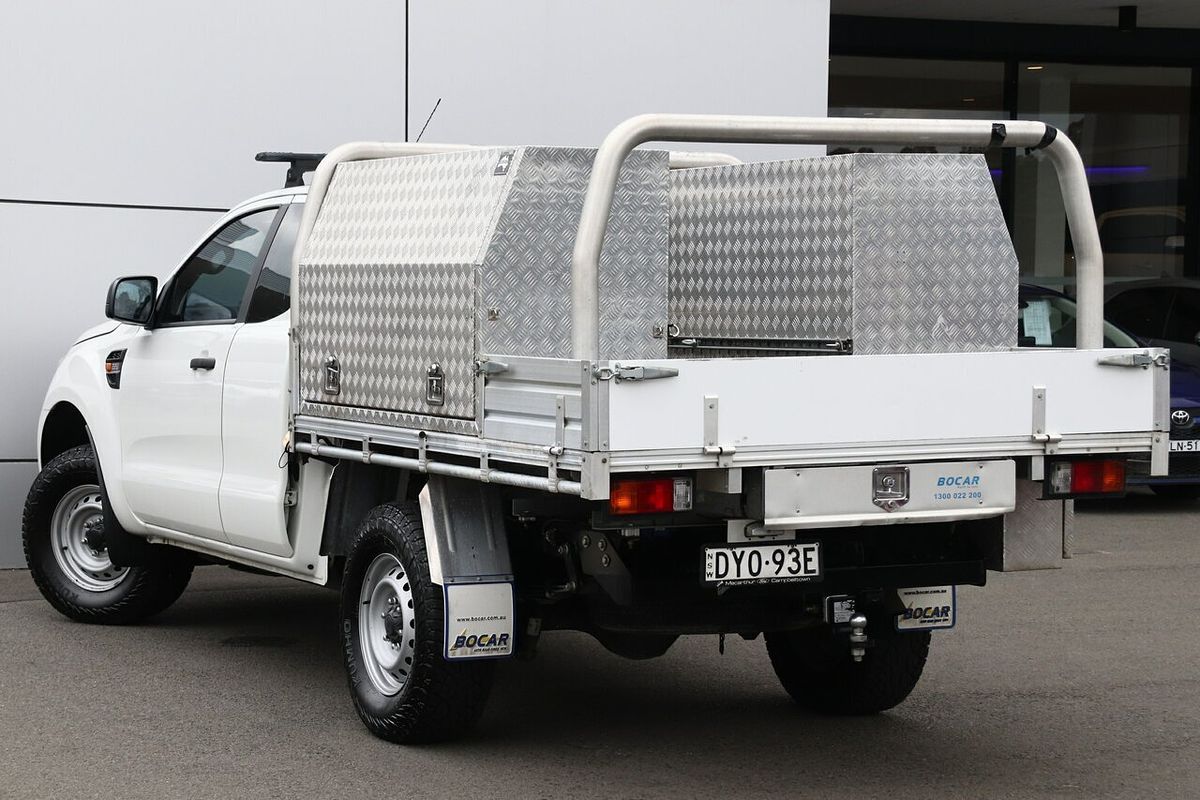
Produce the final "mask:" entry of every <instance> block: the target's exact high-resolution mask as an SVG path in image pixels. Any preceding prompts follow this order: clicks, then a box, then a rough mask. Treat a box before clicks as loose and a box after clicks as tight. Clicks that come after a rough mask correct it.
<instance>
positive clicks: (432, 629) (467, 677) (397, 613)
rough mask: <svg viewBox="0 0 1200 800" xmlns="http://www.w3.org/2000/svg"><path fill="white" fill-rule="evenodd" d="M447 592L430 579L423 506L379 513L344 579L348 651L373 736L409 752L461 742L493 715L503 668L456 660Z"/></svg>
mask: <svg viewBox="0 0 1200 800" xmlns="http://www.w3.org/2000/svg"><path fill="white" fill-rule="evenodd" d="M444 614H445V612H444V608H443V599H442V589H441V587H440V586H438V585H437V584H435V583H433V582H432V581H431V580H430V578H429V561H428V557H427V555H426V553H425V536H424V532H423V529H422V527H421V513H420V510H419V508H418V507H417V504H416V503H388V504H385V505H381V506H378V507H377V508H375V509H374V510H373V511H371V513H370V514H368V515H367V518H366V519H365V520H363V523H362V525H361V526H359V529H358V533H357V534H356V535H355V539H354V543H353V544H352V545H351V547H350V554H349V556H348V557H347V559H346V571H345V574H344V576H343V578H342V640H343V641H342V652H343V654H344V658H345V662H346V675H347V677H348V679H349V682H350V695H351V697H352V698H353V700H354V708H355V710H356V711H358V716H359V718H360V719H361V720H362V721H363V724H364V725H366V726H367V729H368V730H370V731H371V733H373V734H375V735H376V736H378V737H380V738H382V739H387V740H388V741H392V742H397V743H400V744H413V743H417V742H431V741H440V740H445V739H452V738H455V737H457V736H460V735H462V734H463V733H465V732H466V731H468V730H469V729H470V728H471V726H473V725H474V724H475V722H476V720H477V719H478V718H479V716H480V714H482V713H483V707H484V704H485V703H486V702H487V697H488V694H489V692H490V690H491V685H492V675H493V672H494V670H495V663H494V662H491V661H479V662H451V661H447V660H445V659H444V658H443V657H442V653H443V652H444V650H445V642H446V630H445V623H444Z"/></svg>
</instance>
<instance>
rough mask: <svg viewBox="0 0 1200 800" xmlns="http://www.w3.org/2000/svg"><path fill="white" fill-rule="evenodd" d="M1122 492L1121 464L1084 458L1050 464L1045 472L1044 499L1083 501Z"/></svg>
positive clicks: (1103, 459) (1122, 466)
mask: <svg viewBox="0 0 1200 800" xmlns="http://www.w3.org/2000/svg"><path fill="white" fill-rule="evenodd" d="M1124 491H1125V461H1124V460H1122V459H1119V458H1088V459H1078V460H1074V461H1052V462H1050V465H1049V468H1048V469H1047V472H1046V493H1045V496H1046V497H1087V496H1091V495H1106V494H1110V495H1111V494H1121V493H1122V492H1124Z"/></svg>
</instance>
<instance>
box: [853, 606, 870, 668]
mask: <svg viewBox="0 0 1200 800" xmlns="http://www.w3.org/2000/svg"><path fill="white" fill-rule="evenodd" d="M866 654H867V616H866V614H855V615H854V616H853V617H851V618H850V657H851V658H853V659H854V660H855V661H862V660H863V656H865V655H866Z"/></svg>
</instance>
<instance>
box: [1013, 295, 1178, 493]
mask: <svg viewBox="0 0 1200 800" xmlns="http://www.w3.org/2000/svg"><path fill="white" fill-rule="evenodd" d="M1017 320H1018V321H1017V336H1018V339H1017V343H1018V345H1019V346H1021V347H1074V346H1075V301H1074V300H1072V299H1071V298H1069V297H1067V296H1066V295H1065V294H1063V293H1062V292H1057V291H1055V290H1053V289H1046V288H1044V287H1041V286H1033V285H1031V284H1022V285H1021V290H1020V310H1019V312H1018V315H1017ZM1104 346H1105V347H1146V346H1147V344H1146V343H1145V342H1142V341H1139V340H1138V339H1137V338H1136V337H1134V336H1132V335H1130V334H1128V333H1126V332H1125V331H1124V330H1122V329H1121V328H1118V327H1117V326H1116V325H1113V324H1112V323H1111V322H1107V321H1106V322H1105V323H1104ZM1198 416H1200V371H1198V370H1197V369H1196V368H1195V367H1192V366H1190V365H1188V364H1186V363H1184V362H1183V361H1175V360H1172V362H1171V456H1170V468H1169V472H1170V474H1169V475H1167V476H1165V477H1164V476H1159V477H1151V476H1150V456H1149V454H1148V453H1139V454H1137V455H1133V456H1131V457H1130V459H1129V464H1128V474H1127V476H1126V483H1127V484H1128V485H1130V486H1148V487H1150V489H1152V490H1153V491H1154V492H1155V493H1156V494H1160V495H1166V496H1170V497H1179V498H1191V499H1194V498H1197V497H1200V425H1198V424H1197V421H1196V420H1197V417H1198Z"/></svg>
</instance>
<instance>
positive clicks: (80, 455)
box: [21, 445, 192, 625]
mask: <svg viewBox="0 0 1200 800" xmlns="http://www.w3.org/2000/svg"><path fill="white" fill-rule="evenodd" d="M21 540H22V543H23V544H24V547H25V561H26V563H27V564H28V565H29V572H30V574H31V575H32V576H33V582H34V583H35V584H36V585H37V587H38V590H39V591H40V592H41V593H42V596H43V597H45V598H46V600H48V601H49V602H50V605H52V606H54V607H55V608H56V609H58V611H59V612H61V613H62V614H63V615H65V616H67V617H70V618H71V619H73V620H76V621H78V622H92V623H100V624H108V625H120V624H125V623H130V622H138V621H140V620H143V619H145V618H147V617H149V616H152V615H154V614H157V613H159V612H160V611H162V610H164V609H166V608H167V606H169V605H171V604H172V603H174V602H175V601H176V600H177V599H179V595H180V594H182V593H183V590H184V588H186V587H187V584H188V580H189V579H190V578H191V575H192V564H191V562H190V561H188V560H186V559H185V558H182V557H181V558H177V559H163V560H162V561H161V562H159V563H155V564H152V565H148V566H137V567H118V566H115V565H114V564H113V562H112V559H111V558H110V557H109V555H108V545H107V544H106V542H105V536H104V495H103V493H102V492H101V490H100V479H99V474H98V472H97V469H96V455H95V453H93V452H92V448H91V447H90V446H88V445H81V446H79V447H75V448H72V449H70V450H68V451H66V452H65V453H61V454H59V455H57V456H55V457H54V458H53V459H51V460H50V462H49V463H47V464H46V466H45V468H44V469H42V471H41V472H40V473H38V476H37V478H35V479H34V481H33V486H32V487H31V488H30V489H29V496H28V498H27V499H26V501H25V513H24V515H23V517H22V520H21Z"/></svg>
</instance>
